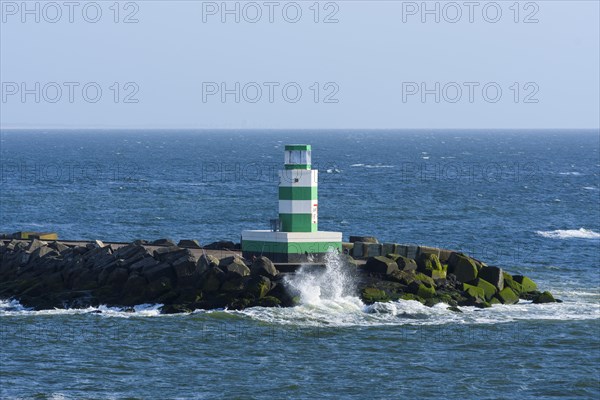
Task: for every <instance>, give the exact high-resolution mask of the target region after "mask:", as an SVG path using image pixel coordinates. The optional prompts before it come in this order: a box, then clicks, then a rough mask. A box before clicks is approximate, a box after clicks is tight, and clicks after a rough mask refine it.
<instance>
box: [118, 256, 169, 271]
mask: <svg viewBox="0 0 600 400" xmlns="http://www.w3.org/2000/svg"><path fill="white" fill-rule="evenodd" d="M123 261H124V262H119V265H120V266H121V267H126V266H127V265H128V264H129V262H126V261H125V260H123ZM130 261H131V260H130ZM158 264H160V261H156V260H155V259H154V258H153V257H145V258H142V259H141V260H139V261H136V262H134V263H133V264H131V265H130V266H129V269H130V270H131V272H136V273H141V272H142V271H143V270H144V268H150V267H153V266H155V265H158Z"/></svg>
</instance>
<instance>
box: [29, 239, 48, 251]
mask: <svg viewBox="0 0 600 400" xmlns="http://www.w3.org/2000/svg"><path fill="white" fill-rule="evenodd" d="M47 245H48V243H46V242H43V241H41V240H38V239H33V240H32V241H31V242H29V244H28V245H27V247H26V249H25V251H26V252H27V253H30V254H31V253H33V252H34V251H36V250H37V249H39V248H42V247H45V246H47Z"/></svg>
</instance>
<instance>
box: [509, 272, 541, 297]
mask: <svg viewBox="0 0 600 400" xmlns="http://www.w3.org/2000/svg"><path fill="white" fill-rule="evenodd" d="M513 279H514V280H515V282H517V283H519V284H520V285H521V286H522V288H523V291H522V293H529V292H535V291H536V290H537V285H536V284H535V282H534V281H532V280H531V279H529V278H528V277H526V276H523V275H514V276H513Z"/></svg>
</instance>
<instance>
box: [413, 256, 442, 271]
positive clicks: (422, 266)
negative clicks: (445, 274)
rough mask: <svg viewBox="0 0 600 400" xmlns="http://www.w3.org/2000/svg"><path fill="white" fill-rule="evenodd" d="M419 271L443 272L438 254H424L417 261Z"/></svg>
mask: <svg viewBox="0 0 600 400" xmlns="http://www.w3.org/2000/svg"><path fill="white" fill-rule="evenodd" d="M417 266H418V268H417V270H418V271H419V272H426V271H442V263H440V259H439V258H438V256H437V255H436V254H432V253H422V254H421V255H420V256H419V258H418V259H417Z"/></svg>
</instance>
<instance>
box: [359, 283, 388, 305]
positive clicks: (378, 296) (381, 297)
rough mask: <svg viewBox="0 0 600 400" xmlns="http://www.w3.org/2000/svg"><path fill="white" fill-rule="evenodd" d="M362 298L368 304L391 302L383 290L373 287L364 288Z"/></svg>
mask: <svg viewBox="0 0 600 400" xmlns="http://www.w3.org/2000/svg"><path fill="white" fill-rule="evenodd" d="M361 298H362V300H363V301H364V302H365V303H366V304H373V303H375V302H385V301H389V300H390V298H389V297H388V295H387V294H386V293H385V292H384V291H383V290H381V289H376V288H372V287H368V288H364V289H363V291H362V292H361Z"/></svg>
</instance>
